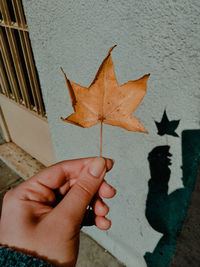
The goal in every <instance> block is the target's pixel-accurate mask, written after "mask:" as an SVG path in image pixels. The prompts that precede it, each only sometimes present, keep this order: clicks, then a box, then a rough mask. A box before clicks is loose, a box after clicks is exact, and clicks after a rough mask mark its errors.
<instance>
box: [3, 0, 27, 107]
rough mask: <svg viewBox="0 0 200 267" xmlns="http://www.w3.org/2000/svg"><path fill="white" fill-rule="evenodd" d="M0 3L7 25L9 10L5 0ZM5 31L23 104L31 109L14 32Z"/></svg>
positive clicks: (9, 29)
mask: <svg viewBox="0 0 200 267" xmlns="http://www.w3.org/2000/svg"><path fill="white" fill-rule="evenodd" d="M0 3H1V5H2V4H3V8H2V16H3V19H4V20H5V21H7V22H8V24H10V23H11V19H10V16H9V10H8V6H7V3H6V0H1V2H0ZM5 30H6V34H7V38H8V42H9V45H10V50H11V54H12V57H13V62H14V66H15V69H16V74H17V78H18V82H19V85H20V89H21V93H22V97H23V100H24V104H25V106H26V107H27V108H29V109H31V105H30V98H29V95H28V93H27V90H26V88H27V85H26V80H25V76H24V73H23V69H22V63H21V61H20V55H19V51H18V47H17V42H16V38H15V34H14V30H13V29H11V28H5Z"/></svg>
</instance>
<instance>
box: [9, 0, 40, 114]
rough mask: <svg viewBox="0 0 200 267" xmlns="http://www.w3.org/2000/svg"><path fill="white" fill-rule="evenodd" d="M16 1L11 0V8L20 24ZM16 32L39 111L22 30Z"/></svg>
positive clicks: (35, 104) (37, 107)
mask: <svg viewBox="0 0 200 267" xmlns="http://www.w3.org/2000/svg"><path fill="white" fill-rule="evenodd" d="M17 2H18V3H19V1H16V0H14V1H12V3H13V10H14V14H15V18H16V21H17V24H19V25H21V16H19V12H18V7H17ZM18 33H19V38H20V42H21V47H22V51H23V55H24V60H25V64H26V69H27V74H28V78H29V82H30V86H31V92H32V95H33V101H34V106H35V107H36V109H37V111H38V112H39V106H38V101H37V97H36V93H35V88H34V82H33V77H32V72H31V66H30V61H29V57H28V52H27V49H26V43H25V40H24V39H25V38H24V33H23V32H22V31H18Z"/></svg>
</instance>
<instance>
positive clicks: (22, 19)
mask: <svg viewBox="0 0 200 267" xmlns="http://www.w3.org/2000/svg"><path fill="white" fill-rule="evenodd" d="M12 1H13V6H15V9H17V11H18V13H19V18H20V24H21V25H22V26H23V27H26V21H25V17H24V12H23V7H22V4H21V1H15V0H12ZM15 4H16V5H15ZM23 34H24V39H25V44H26V50H27V56H28V61H29V64H30V69H31V74H32V79H33V83H34V89H35V90H34V92H33V91H32V94H33V97H35V98H37V102H36V103H38V105H39V108H38V112H39V113H41V114H42V115H44V114H45V112H44V106H43V101H42V96H41V92H40V87H39V83H38V78H37V74H36V69H35V62H34V59H33V54H32V49H31V44H30V41H29V36H28V32H23Z"/></svg>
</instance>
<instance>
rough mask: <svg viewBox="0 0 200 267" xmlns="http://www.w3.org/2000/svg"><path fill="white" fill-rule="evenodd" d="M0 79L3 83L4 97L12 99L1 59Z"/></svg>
mask: <svg viewBox="0 0 200 267" xmlns="http://www.w3.org/2000/svg"><path fill="white" fill-rule="evenodd" d="M0 77H1V80H0V82H1V87H2V92H3V94H4V95H6V96H7V97H9V98H10V92H9V85H8V81H7V77H6V74H5V71H4V67H3V62H2V59H0Z"/></svg>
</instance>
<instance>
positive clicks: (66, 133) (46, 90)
mask: <svg viewBox="0 0 200 267" xmlns="http://www.w3.org/2000/svg"><path fill="white" fill-rule="evenodd" d="M23 4H24V9H25V14H26V18H27V22H28V26H29V30H30V37H31V42H32V47H33V51H34V55H35V61H36V65H37V69H38V72H39V78H40V82H41V87H42V92H43V97H44V102H45V106H46V109H47V115H48V120H49V125H50V129H51V134H52V140H53V145H54V149H55V154H56V159H57V161H60V160H64V159H71V158H77V157H87V156H95V155H98V153H99V129H100V128H99V125H97V126H95V127H92V128H89V129H82V128H79V127H77V126H73V125H70V124H67V123H66V124H65V123H64V122H62V121H61V120H60V117H61V116H68V115H69V114H71V113H72V107H71V103H70V98H69V95H68V92H67V89H66V85H65V81H64V77H63V74H62V73H61V71H60V66H62V67H63V68H64V70H65V72H66V73H67V75H68V78H69V79H71V80H72V81H74V82H77V83H79V84H81V85H83V86H86V87H87V86H89V84H90V83H91V81H92V80H93V77H94V75H95V73H96V71H97V69H98V67H99V66H100V63H101V62H102V60H103V58H104V57H105V55H106V53H107V50H108V49H109V48H110V47H111V46H112V45H114V44H117V47H116V48H115V50H114V51H113V52H112V58H113V61H114V64H115V71H116V76H117V79H118V82H119V84H122V83H124V82H127V81H128V80H134V79H137V78H139V77H141V76H142V75H144V74H146V73H151V76H150V79H149V82H148V92H147V94H146V96H145V98H144V100H143V102H142V104H141V105H140V106H139V108H138V109H137V110H136V112H135V113H134V114H135V115H136V117H137V118H139V119H140V120H141V122H142V123H143V125H144V126H145V128H146V129H147V130H148V131H149V135H145V134H141V133H133V132H128V131H125V130H123V129H121V128H117V127H111V126H108V125H105V127H104V133H103V155H104V156H106V157H111V158H114V159H115V161H116V162H115V167H114V169H113V170H112V171H111V172H110V173H109V174H108V177H107V180H108V181H109V182H110V183H111V184H112V185H113V186H114V187H116V188H117V190H118V194H117V196H116V197H115V199H113V200H109V201H107V203H108V204H109V206H110V214H109V218H111V219H112V222H113V225H112V228H111V230H109V231H106V232H102V231H99V230H97V229H95V228H94V227H92V228H90V229H87V230H86V231H87V233H89V234H90V235H91V236H92V237H93V238H94V239H96V240H97V241H98V242H99V243H100V244H101V245H103V246H104V247H105V248H106V249H108V250H109V251H110V252H111V253H112V254H114V255H115V256H116V257H117V258H119V259H120V260H121V261H122V262H124V263H125V264H126V265H127V266H131V267H143V266H146V264H145V262H144V259H143V256H144V254H145V252H146V251H152V250H153V249H154V248H155V246H156V244H157V242H158V240H159V239H160V236H161V235H160V234H159V233H157V232H155V231H154V230H153V229H152V228H151V227H150V226H149V224H148V222H147V220H146V218H145V201H146V196H147V192H148V184H147V183H148V180H149V178H150V173H149V167H148V161H147V156H148V153H149V152H150V151H151V150H152V149H153V148H154V147H155V146H157V145H162V144H166V142H167V141H166V138H165V137H159V136H158V135H157V134H156V132H157V130H156V126H155V124H154V119H155V120H158V121H159V120H160V119H161V117H162V114H163V111H164V109H165V108H167V113H168V116H169V118H170V119H181V122H180V125H179V127H178V129H177V133H178V134H181V132H182V131H183V130H184V129H196V128H198V127H199V113H200V108H199V98H200V88H199V75H200V72H199V62H200V50H199V43H200V30H199V26H200V22H199V17H200V2H199V0H191V1H187V0H176V1H175V0H165V1H164V0H162V1H160V0H153V1H148V0H142V1H136V0H126V1H125V0H124V1H122V0H121V1H120V0H117V1H110V0H102V1H98V0H91V1H81V0H79V1H78V0H75V1H74V0H67V1H65V0H60V1H54V0H38V1H33V0H32V1H31V0H23ZM168 144H169V145H170V146H171V153H172V154H173V165H172V167H171V169H172V175H171V179H170V183H169V186H170V191H172V190H174V189H176V188H178V187H181V186H182V184H181V169H180V166H181V139H180V138H174V137H169V138H168Z"/></svg>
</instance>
